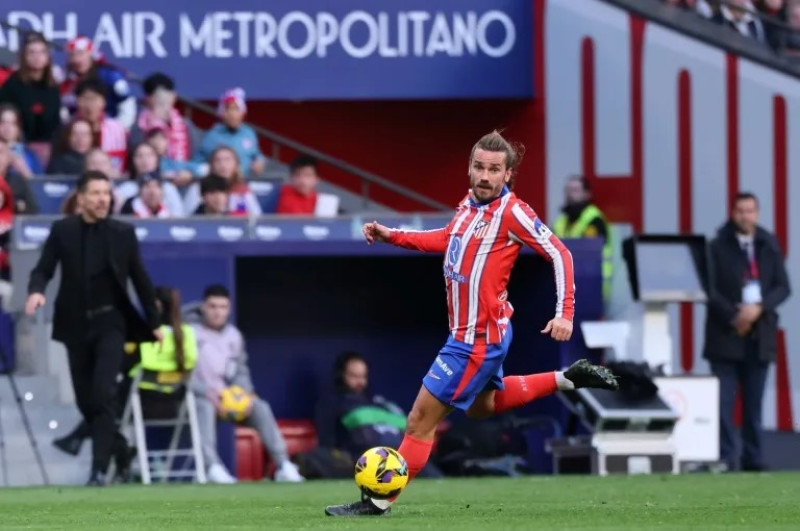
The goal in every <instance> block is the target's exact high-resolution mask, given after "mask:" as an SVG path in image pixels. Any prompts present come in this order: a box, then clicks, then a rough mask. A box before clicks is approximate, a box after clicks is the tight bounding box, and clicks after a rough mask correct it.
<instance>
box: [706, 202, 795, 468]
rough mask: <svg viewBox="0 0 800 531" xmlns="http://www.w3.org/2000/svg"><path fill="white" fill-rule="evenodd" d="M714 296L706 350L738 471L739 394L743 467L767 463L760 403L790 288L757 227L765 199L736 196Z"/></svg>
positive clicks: (724, 452) (720, 246)
mask: <svg viewBox="0 0 800 531" xmlns="http://www.w3.org/2000/svg"><path fill="white" fill-rule="evenodd" d="M710 254H711V267H712V269H711V273H712V277H711V297H710V299H709V304H708V316H707V318H706V342H705V348H704V352H703V355H704V357H705V358H706V359H708V360H709V362H710V363H711V372H712V373H713V374H714V375H715V376H716V377H717V378H719V383H720V457H721V458H722V460H723V461H725V462H726V463H727V464H728V467H729V469H736V468H737V466H736V465H737V463H736V459H735V456H734V453H735V447H736V428H735V426H734V420H733V416H734V407H735V402H736V391H737V389H738V388H741V393H742V406H743V407H742V442H743V452H742V459H741V468H742V469H743V470H749V471H758V470H762V469H763V468H764V462H763V460H762V455H761V406H762V402H763V395H764V384H765V382H766V378H767V369H768V368H769V364H770V363H771V362H772V361H773V360H774V359H775V351H776V348H777V335H778V314H777V312H776V309H777V308H778V306H779V305H780V304H781V303H783V302H784V301H785V300H786V299H787V298H788V297H789V293H790V288H789V277H788V275H787V274H786V267H785V266H784V260H783V254H782V253H781V249H780V246H779V244H778V240H777V239H776V238H775V236H774V235H772V234H770V233H769V232H767V231H766V230H765V229H764V228H762V227H760V226H759V225H758V199H757V198H756V197H755V196H754V195H753V194H749V193H741V194H739V195H738V196H737V197H736V202H735V204H734V208H733V213H732V216H731V219H730V220H729V221H728V222H727V223H725V225H723V226H722V227H721V228H720V229H719V232H718V233H717V237H716V238H715V239H714V240H713V241H712V242H711V253H710Z"/></svg>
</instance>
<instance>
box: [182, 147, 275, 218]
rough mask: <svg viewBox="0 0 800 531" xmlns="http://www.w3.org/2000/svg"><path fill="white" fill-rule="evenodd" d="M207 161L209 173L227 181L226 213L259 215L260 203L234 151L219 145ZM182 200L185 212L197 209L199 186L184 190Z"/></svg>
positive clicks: (195, 185)
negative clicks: (240, 167)
mask: <svg viewBox="0 0 800 531" xmlns="http://www.w3.org/2000/svg"><path fill="white" fill-rule="evenodd" d="M209 163H210V165H211V173H213V174H214V175H218V176H220V177H222V178H223V179H225V180H227V181H228V213H229V214H230V215H232V216H260V215H261V205H260V204H259V203H258V199H256V196H255V195H254V194H253V192H252V191H251V190H250V187H249V186H247V182H246V181H245V180H244V177H242V173H241V171H240V169H239V159H238V158H237V157H236V152H235V151H234V150H233V149H231V148H229V147H227V146H220V147H218V148H217V149H215V150H214V151H213V152H212V153H211V157H210V158H209ZM184 201H185V205H186V208H185V210H186V212H194V211H195V210H197V207H198V206H199V205H200V186H199V185H198V184H197V183H194V184H192V185H191V186H190V187H189V189H188V190H187V191H186V198H185V200H184Z"/></svg>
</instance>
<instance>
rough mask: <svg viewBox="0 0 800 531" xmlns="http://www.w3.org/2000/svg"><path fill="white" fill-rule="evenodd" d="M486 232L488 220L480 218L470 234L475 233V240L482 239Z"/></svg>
mask: <svg viewBox="0 0 800 531" xmlns="http://www.w3.org/2000/svg"><path fill="white" fill-rule="evenodd" d="M487 232H489V222H488V221H486V220H483V219H482V220H480V221H479V222H478V223H477V224H476V225H475V230H474V231H473V232H472V234H474V235H475V239H476V240H482V239H483V237H484V236H486V233H487Z"/></svg>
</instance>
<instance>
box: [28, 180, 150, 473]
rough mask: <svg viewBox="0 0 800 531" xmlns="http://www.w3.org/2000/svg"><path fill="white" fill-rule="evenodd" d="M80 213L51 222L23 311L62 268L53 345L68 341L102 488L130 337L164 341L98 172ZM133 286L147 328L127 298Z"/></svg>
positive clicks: (134, 247)
mask: <svg viewBox="0 0 800 531" xmlns="http://www.w3.org/2000/svg"><path fill="white" fill-rule="evenodd" d="M78 201H79V203H80V205H81V207H82V214H81V215H78V216H69V217H66V218H63V219H61V220H58V221H56V222H55V223H53V225H52V227H51V228H50V234H49V236H48V238H47V241H46V242H45V244H44V247H43V249H42V254H41V256H40V257H39V262H38V263H37V264H36V267H34V269H33V271H31V276H30V281H29V284H28V300H27V303H26V305H25V311H26V313H27V314H28V315H33V314H34V313H35V312H36V309H37V308H39V307H41V306H44V304H45V297H44V292H45V288H46V287H47V283H48V282H49V281H50V279H51V278H52V277H53V273H54V272H55V268H56V265H57V264H60V265H61V283H60V285H59V289H58V295H57V296H56V300H55V313H54V315H53V339H55V340H56V341H60V342H62V343H64V345H65V346H66V347H67V352H68V356H69V365H70V373H71V375H72V385H73V387H74V389H75V398H76V401H77V404H78V408H79V409H80V411H81V414H82V415H83V417H84V418H85V419H86V422H87V424H88V425H89V426H90V427H91V432H92V471H91V476H90V478H89V485H103V484H105V473H106V469H107V467H108V463H109V460H110V458H111V454H112V451H113V450H114V446H115V442H114V441H115V437H116V433H117V428H116V420H115V419H116V415H115V412H116V408H115V394H116V385H117V384H116V377H117V373H118V372H119V368H120V363H121V360H122V356H123V350H124V343H125V341H126V338H127V339H128V340H130V341H135V342H142V341H153V340H154V339H157V340H159V341H160V340H161V335H160V332H159V331H158V327H159V321H158V312H157V311H156V303H155V295H154V292H153V286H152V283H151V282H150V278H149V277H148V275H147V272H146V271H145V269H144V266H143V265H142V260H141V257H140V255H139V242H138V240H137V238H136V233H135V231H134V229H133V227H132V226H131V225H129V224H127V223H122V222H120V221H116V220H113V219H108V213H109V209H110V206H111V184H110V182H109V180H108V178H107V177H106V176H105V175H104V174H102V173H100V172H92V171H89V172H86V173H85V174H83V175H82V176H81V177H80V179H79V180H78ZM129 278H130V279H131V280H132V281H133V285H134V287H135V288H136V292H137V295H138V297H139V301H140V303H141V305H142V307H143V309H144V312H145V316H146V322H145V320H144V319H143V318H142V317H141V315H140V314H139V312H138V311H137V310H136V307H135V306H134V305H133V303H132V302H131V300H130V299H129V297H128V295H127V283H128V279H129Z"/></svg>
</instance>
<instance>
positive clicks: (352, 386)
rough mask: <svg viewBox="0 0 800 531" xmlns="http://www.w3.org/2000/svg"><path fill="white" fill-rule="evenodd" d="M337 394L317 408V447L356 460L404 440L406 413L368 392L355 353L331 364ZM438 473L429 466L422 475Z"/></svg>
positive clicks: (362, 366)
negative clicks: (346, 453)
mask: <svg viewBox="0 0 800 531" xmlns="http://www.w3.org/2000/svg"><path fill="white" fill-rule="evenodd" d="M333 373H334V375H333V379H334V385H335V388H336V392H335V395H334V396H329V397H325V398H324V399H323V400H321V401H320V403H319V404H318V406H317V412H316V427H317V434H318V436H319V444H320V446H322V447H324V448H335V449H337V450H344V451H346V452H348V453H349V454H350V455H351V456H353V458H354V459H355V458H356V457H358V456H359V455H361V454H362V453H364V451H366V450H368V449H370V448H373V447H375V446H388V447H390V448H397V447H398V446H399V445H400V442H401V441H402V440H403V434H404V430H405V427H406V413H405V412H404V411H403V410H402V409H400V407H398V406H397V405H396V404H394V403H392V402H390V401H388V400H387V399H386V398H384V397H382V396H379V395H374V394H372V393H371V392H370V390H369V367H368V366H367V360H366V359H364V357H363V356H362V355H361V354H359V353H357V352H343V353H342V354H340V355H339V356H338V357H337V358H336V361H335V362H334V370H333ZM441 475H442V474H441V472H440V471H439V470H438V469H437V468H436V467H435V466H434V465H433V464H431V463H428V464H427V465H426V467H425V468H424V469H423V472H422V473H421V476H423V477H424V476H428V477H437V476H441Z"/></svg>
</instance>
